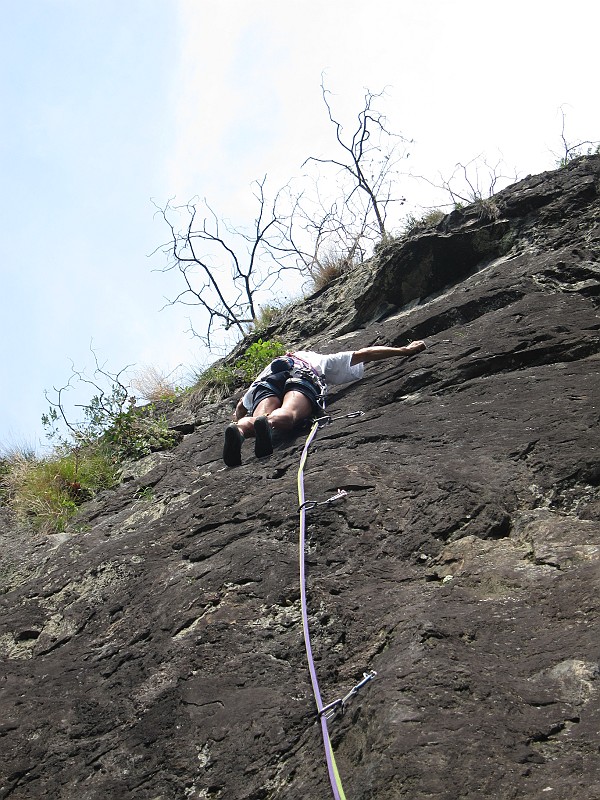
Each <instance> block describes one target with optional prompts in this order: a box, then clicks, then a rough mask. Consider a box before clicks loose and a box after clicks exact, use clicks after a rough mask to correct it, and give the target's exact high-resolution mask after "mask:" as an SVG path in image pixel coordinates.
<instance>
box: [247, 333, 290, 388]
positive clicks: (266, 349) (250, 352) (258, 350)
mask: <svg viewBox="0 0 600 800" xmlns="http://www.w3.org/2000/svg"><path fill="white" fill-rule="evenodd" d="M285 352H286V348H285V347H284V345H283V344H282V343H281V342H278V341H277V340H275V339H273V340H271V339H270V340H267V341H266V342H263V340H262V339H259V340H258V341H257V342H254V344H251V345H250V347H249V348H248V349H247V350H246V352H245V353H244V355H243V356H242V357H241V358H239V359H238V360H237V361H236V362H235V369H236V370H238V371H239V372H241V373H242V376H243V378H244V381H245V382H246V383H251V382H252V381H253V380H254V378H256V376H257V375H258V373H259V372H260V371H261V370H263V369H264V368H265V367H266V366H267V364H270V363H271V361H273V359H274V358H277V356H282V355H283V354H284V353H285Z"/></svg>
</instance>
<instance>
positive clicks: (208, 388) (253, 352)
mask: <svg viewBox="0 0 600 800" xmlns="http://www.w3.org/2000/svg"><path fill="white" fill-rule="evenodd" d="M285 352H286V348H285V346H284V345H283V344H282V343H281V342H279V341H277V340H275V339H268V340H267V341H263V340H262V339H259V340H258V341H257V342H254V343H253V344H251V345H250V347H248V349H247V350H246V351H245V352H244V354H243V355H242V356H240V357H239V358H238V359H237V360H236V361H235V362H234V363H233V364H222V363H220V364H213V365H212V366H211V367H208V369H205V370H204V371H203V372H201V373H200V375H198V376H197V378H196V383H195V388H196V390H197V391H199V392H200V393H201V395H202V397H203V399H204V400H206V401H207V402H209V403H213V402H218V401H219V400H223V399H224V398H225V397H228V396H229V395H230V394H232V392H234V391H235V389H236V387H238V386H239V385H240V384H241V383H244V384H248V383H251V382H252V381H253V380H254V378H255V377H256V376H257V375H258V373H259V372H260V371H261V370H262V369H264V368H265V367H266V366H267V364H270V363H271V361H273V359H274V358H277V356H281V355H283V354H284V353H285Z"/></svg>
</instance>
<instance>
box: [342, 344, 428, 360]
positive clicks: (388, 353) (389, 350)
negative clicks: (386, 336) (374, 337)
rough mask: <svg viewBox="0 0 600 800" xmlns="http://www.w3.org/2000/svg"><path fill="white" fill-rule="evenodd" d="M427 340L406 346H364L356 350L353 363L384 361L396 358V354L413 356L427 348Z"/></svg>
mask: <svg viewBox="0 0 600 800" xmlns="http://www.w3.org/2000/svg"><path fill="white" fill-rule="evenodd" d="M425 347H426V345H425V342H422V341H418V342H411V343H410V344H407V345H406V347H363V348H362V349H361V350H355V352H354V354H353V356H352V359H351V360H350V363H351V364H360V363H361V362H362V363H363V364H368V363H369V362H370V361H383V359H384V358H394V357H396V356H412V355H414V354H415V353H420V352H421V351H422V350H425Z"/></svg>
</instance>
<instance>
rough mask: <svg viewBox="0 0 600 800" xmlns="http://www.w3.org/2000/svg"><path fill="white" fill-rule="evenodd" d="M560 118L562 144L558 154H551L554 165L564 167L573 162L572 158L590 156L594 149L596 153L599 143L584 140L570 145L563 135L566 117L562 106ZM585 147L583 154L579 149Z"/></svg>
mask: <svg viewBox="0 0 600 800" xmlns="http://www.w3.org/2000/svg"><path fill="white" fill-rule="evenodd" d="M560 116H561V130H560V139H561V142H562V151H561V153H560V154H558V153H554V152H553V155H554V157H555V158H556V165H557V166H558V167H566V166H567V164H568V163H569V161H573V159H574V158H579V156H582V155H591V153H592V150H593V148H594V147H595V148H596V152H598V148H599V145H600V142H598V141H595V142H594V141H590V140H588V139H585V140H584V141H582V142H577V144H570V143H569V141H568V140H567V136H566V133H565V127H566V120H567V117H566V114H565V109H564V106H561V107H560ZM586 145H587V146H588V148H587V152H586V153H583V152H582V150H581V148H582V147H585V146H586Z"/></svg>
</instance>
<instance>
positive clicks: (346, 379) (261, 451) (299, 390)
mask: <svg viewBox="0 0 600 800" xmlns="http://www.w3.org/2000/svg"><path fill="white" fill-rule="evenodd" d="M424 349H425V342H422V341H416V342H411V343H410V344H408V345H406V347H383V346H382V347H363V348H362V349H361V350H354V351H352V350H349V351H344V352H341V353H332V354H331V355H321V354H320V353H315V352H313V351H312V350H298V351H296V352H293V353H286V355H285V356H280V357H279V358H276V359H275V360H274V361H272V362H271V364H269V366H268V367H266V368H265V369H264V370H263V371H262V372H261V373H260V375H259V376H258V377H257V378H256V380H255V381H254V382H253V383H252V384H251V386H250V388H249V389H248V390H247V392H246V393H245V394H244V396H243V397H242V399H241V400H240V401H239V403H238V404H237V406H236V408H235V411H234V413H233V419H234V422H232V423H231V424H230V425H228V426H227V428H226V429H225V444H224V446H223V461H224V462H225V463H226V464H227V466H228V467H237V466H239V465H240V464H241V463H242V445H243V443H244V440H245V439H249V438H252V437H255V439H256V441H255V445H254V452H255V455H256V456H257V457H258V458H263V457H264V456H268V455H271V453H272V452H273V431H290V430H292V429H293V428H295V427H296V426H297V425H299V424H300V423H301V422H303V421H304V420H305V419H308V418H309V417H310V416H311V415H312V414H314V413H316V412H318V411H319V409H320V408H322V407H323V398H324V397H325V394H326V392H327V384H328V383H335V384H340V383H350V382H352V381H356V380H359V379H360V378H362V376H363V374H364V365H365V364H368V363H369V362H371V361H382V360H383V359H385V358H393V357H395V356H411V355H414V354H416V353H420V352H421V351H422V350H424Z"/></svg>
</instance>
